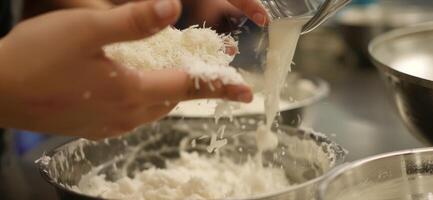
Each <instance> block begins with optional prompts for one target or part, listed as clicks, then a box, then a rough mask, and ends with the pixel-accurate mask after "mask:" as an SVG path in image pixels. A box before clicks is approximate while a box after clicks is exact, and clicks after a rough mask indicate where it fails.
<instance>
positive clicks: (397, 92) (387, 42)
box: [369, 24, 433, 145]
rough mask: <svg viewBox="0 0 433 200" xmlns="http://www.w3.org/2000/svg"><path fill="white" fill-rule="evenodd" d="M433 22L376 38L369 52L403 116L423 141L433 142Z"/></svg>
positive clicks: (409, 126)
mask: <svg viewBox="0 0 433 200" xmlns="http://www.w3.org/2000/svg"><path fill="white" fill-rule="evenodd" d="M432 44H433V24H424V25H418V26H414V27H408V28H403V29H398V30H395V31H392V32H389V33H386V34H384V35H382V36H379V37H378V38H376V39H374V40H373V41H372V42H371V44H370V47H369V52H370V55H371V58H372V60H373V62H374V64H375V65H376V66H377V67H378V68H379V69H380V72H381V73H382V75H383V76H384V80H385V81H386V83H387V85H388V86H389V88H390V90H391V91H392V95H393V98H394V100H395V102H396V105H397V108H398V110H399V113H400V116H401V117H402V118H403V121H404V123H405V124H406V126H407V127H408V128H409V129H410V131H411V132H412V133H413V134H414V135H415V136H416V137H417V138H418V139H420V140H421V141H422V142H424V143H426V144H430V145H431V144H433V123H432V120H433V45H432Z"/></svg>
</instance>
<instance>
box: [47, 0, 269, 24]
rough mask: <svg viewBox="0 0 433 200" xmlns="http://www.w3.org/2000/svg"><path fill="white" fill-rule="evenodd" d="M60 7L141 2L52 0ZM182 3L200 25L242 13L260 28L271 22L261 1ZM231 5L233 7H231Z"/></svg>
mask: <svg viewBox="0 0 433 200" xmlns="http://www.w3.org/2000/svg"><path fill="white" fill-rule="evenodd" d="M51 1H53V2H55V3H56V4H57V5H58V6H60V7H89V8H99V9H104V8H109V7H112V6H115V5H121V4H124V3H128V2H134V1H135V2H137V1H140V0H92V1H89V0H51ZM182 2H183V3H184V4H185V5H186V6H188V7H191V9H192V10H193V12H194V13H193V14H192V15H191V16H192V17H194V20H195V21H193V22H192V23H194V24H198V23H201V22H202V21H203V20H205V21H206V22H207V23H208V24H216V23H217V22H218V21H219V20H220V18H221V15H227V16H233V17H237V16H240V14H241V12H240V11H242V12H243V13H244V14H245V15H246V16H248V17H249V18H250V19H252V20H253V21H254V22H255V23H257V24H258V25H260V26H263V25H265V24H266V23H267V22H268V21H269V17H268V15H267V13H266V10H265V9H264V8H263V6H262V4H261V3H260V2H259V0H182ZM230 4H231V5H230Z"/></svg>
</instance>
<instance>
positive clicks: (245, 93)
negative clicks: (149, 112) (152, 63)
mask: <svg viewBox="0 0 433 200" xmlns="http://www.w3.org/2000/svg"><path fill="white" fill-rule="evenodd" d="M139 85H140V88H141V90H142V91H146V92H145V93H143V96H142V98H144V99H146V100H150V101H152V102H155V103H161V102H164V101H170V102H179V101H185V100H191V99H205V98H206V99H212V98H221V99H229V100H232V101H241V102H246V103H248V102H250V101H251V100H252V98H253V94H252V90H251V88H249V87H248V86H246V85H242V84H240V85H224V84H222V83H221V81H219V80H215V81H212V82H204V81H201V80H195V79H192V78H191V77H190V76H189V75H188V74H187V73H186V72H184V71H182V70H157V71H146V72H141V75H140V81H139ZM148 94H152V95H151V96H149V95H148Z"/></svg>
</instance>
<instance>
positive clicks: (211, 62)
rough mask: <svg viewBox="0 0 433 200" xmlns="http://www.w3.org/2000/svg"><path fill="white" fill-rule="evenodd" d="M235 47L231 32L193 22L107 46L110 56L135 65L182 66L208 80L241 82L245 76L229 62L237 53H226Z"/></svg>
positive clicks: (128, 65) (159, 67) (225, 82)
mask: <svg viewBox="0 0 433 200" xmlns="http://www.w3.org/2000/svg"><path fill="white" fill-rule="evenodd" d="M236 47H237V42H236V41H235V40H234V39H233V38H232V37H231V36H229V35H219V34H218V33H216V32H215V31H214V30H212V29H210V28H199V27H198V26H192V27H190V28H187V29H185V30H178V29H175V28H172V27H168V28H166V29H164V30H163V31H161V32H159V33H157V34H156V35H154V36H152V37H149V38H145V39H142V40H137V41H132V42H122V43H117V44H112V45H109V46H107V47H105V48H104V50H105V54H106V55H107V56H108V57H109V58H111V59H113V60H115V61H117V62H119V63H121V64H123V65H125V66H127V67H131V68H135V69H149V70H161V69H172V68H174V69H183V70H185V71H186V72H187V73H188V74H190V76H191V77H193V78H200V79H201V80H203V81H206V82H208V81H212V80H217V79H218V80H221V81H222V83H223V84H241V83H244V80H243V78H242V76H241V75H240V74H239V73H238V72H237V71H236V69H235V68H233V67H230V66H229V64H230V62H231V61H232V60H233V58H234V55H229V54H228V53H226V49H227V48H236Z"/></svg>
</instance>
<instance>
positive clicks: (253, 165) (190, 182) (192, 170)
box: [72, 152, 289, 200]
mask: <svg viewBox="0 0 433 200" xmlns="http://www.w3.org/2000/svg"><path fill="white" fill-rule="evenodd" d="M166 164H167V165H166V166H167V167H166V168H165V169H158V168H150V169H148V170H144V171H141V172H138V173H137V174H135V177H134V178H129V177H123V178H121V179H119V180H117V181H115V182H111V181H107V180H105V176H104V175H95V174H97V173H95V172H92V171H91V172H90V173H89V174H88V175H85V176H83V177H82V178H81V181H80V183H79V184H78V186H74V187H73V188H72V189H73V190H75V191H77V192H82V193H85V194H89V195H92V196H99V197H102V198H111V199H129V200H148V199H152V200H158V199H167V200H168V199H194V200H199V199H222V198H241V197H252V196H254V195H258V194H266V193H272V192H276V191H280V190H282V189H284V188H285V187H287V186H288V185H289V182H288V180H287V178H286V175H285V172H284V170H283V169H281V168H271V167H269V168H264V167H263V166H261V165H259V164H257V162H255V161H252V160H248V161H247V162H246V163H244V164H236V163H234V162H233V161H231V160H229V159H227V158H220V159H218V158H216V157H213V158H208V157H205V156H200V155H198V154H197V153H196V152H194V153H186V152H181V157H180V158H179V159H176V160H174V161H167V162H166Z"/></svg>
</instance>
